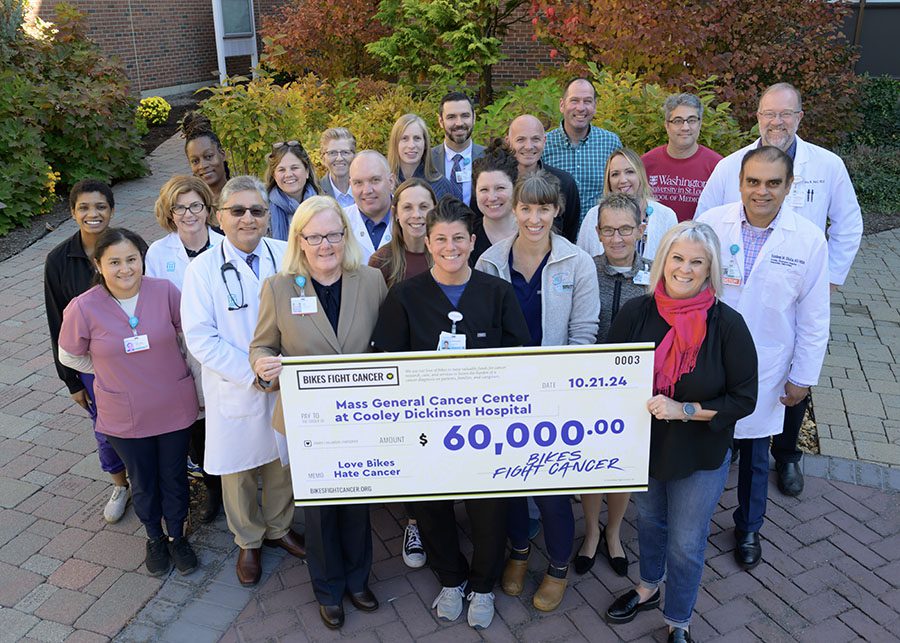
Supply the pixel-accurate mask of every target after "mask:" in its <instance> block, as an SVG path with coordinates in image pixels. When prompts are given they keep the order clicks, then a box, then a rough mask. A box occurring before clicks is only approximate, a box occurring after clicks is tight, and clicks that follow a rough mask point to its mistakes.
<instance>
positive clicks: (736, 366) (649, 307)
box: [607, 295, 758, 481]
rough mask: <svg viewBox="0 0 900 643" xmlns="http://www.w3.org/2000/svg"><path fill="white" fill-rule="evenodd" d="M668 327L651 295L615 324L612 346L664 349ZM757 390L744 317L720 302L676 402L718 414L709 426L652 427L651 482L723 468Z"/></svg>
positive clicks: (675, 423)
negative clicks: (696, 404) (623, 344)
mask: <svg viewBox="0 0 900 643" xmlns="http://www.w3.org/2000/svg"><path fill="white" fill-rule="evenodd" d="M669 328H670V326H669V324H668V323H666V321H665V320H664V319H663V318H662V317H660V315H659V311H658V310H657V308H656V302H655V300H654V299H653V298H652V297H650V296H649V295H644V296H642V297H637V298H635V299H631V300H629V301H627V302H625V304H623V305H622V308H621V310H619V314H618V315H616V318H615V319H614V320H613V322H612V327H611V328H610V329H609V336H608V337H607V341H608V342H609V343H611V344H612V343H619V342H654V343H655V344H657V345H658V344H659V342H660V341H662V338H663V337H665V335H666V333H667V332H669ZM757 384H758V375H757V362H756V347H755V346H754V344H753V338H752V337H751V336H750V331H749V330H748V329H747V324H745V323H744V318H743V317H741V315H740V313H738V312H737V311H736V310H734V309H733V308H730V307H728V306H727V305H726V304H723V303H722V302H720V301H717V302H715V303H714V304H713V305H712V307H710V309H709V312H708V313H707V318H706V337H705V338H704V340H703V344H702V345H701V346H700V353H699V354H698V355H697V365H696V367H695V368H694V370H693V371H692V372H690V373H687V374H685V375H683V376H682V377H681V379H679V380H678V382H676V383H675V393H674V395H673V399H675V400H677V401H678V402H699V403H700V404H701V405H702V406H703V408H704V409H711V410H714V411H718V413H717V414H716V416H715V417H714V418H713V419H712V420H710V421H709V422H701V421H699V420H698V421H690V422H682V421H680V420H672V421H667V420H657V419H655V418H653V419H652V421H651V423H650V476H651V477H653V478H655V479H657V480H663V481H665V480H678V479H681V478H686V477H687V476H689V475H691V474H692V473H694V472H695V471H701V470H706V471H709V470H714V469H718V468H719V467H720V466H722V462H723V461H724V460H725V453H726V452H727V451H728V449H729V448H730V447H731V440H732V437H733V436H734V424H735V422H737V421H738V420H740V419H741V418H742V417H746V416H748V415H750V414H751V413H753V409H755V408H756V392H757Z"/></svg>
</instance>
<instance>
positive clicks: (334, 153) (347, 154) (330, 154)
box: [325, 150, 356, 159]
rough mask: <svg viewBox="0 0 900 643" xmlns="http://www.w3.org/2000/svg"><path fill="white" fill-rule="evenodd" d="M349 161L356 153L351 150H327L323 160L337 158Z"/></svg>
mask: <svg viewBox="0 0 900 643" xmlns="http://www.w3.org/2000/svg"><path fill="white" fill-rule="evenodd" d="M339 156H340V157H341V158H345V159H350V158H353V157H354V156H356V152H354V151H352V150H328V151H327V152H325V158H329V159H336V158H337V157H339Z"/></svg>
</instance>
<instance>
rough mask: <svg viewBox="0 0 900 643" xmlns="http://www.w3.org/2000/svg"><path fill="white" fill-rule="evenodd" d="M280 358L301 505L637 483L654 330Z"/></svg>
mask: <svg viewBox="0 0 900 643" xmlns="http://www.w3.org/2000/svg"><path fill="white" fill-rule="evenodd" d="M283 362H284V370H283V371H282V374H281V379H280V384H281V396H282V398H281V399H282V405H283V408H284V424H285V427H286V433H287V442H288V451H289V455H290V460H291V473H292V478H293V481H294V499H295V501H296V504H297V505H327V504H342V503H354V502H360V501H362V502H392V501H399V500H438V499H447V498H450V499H453V498H476V497H487V496H521V495H550V494H567V493H588V492H599V491H642V490H646V487H647V475H648V473H647V472H648V458H649V451H650V414H649V412H648V411H647V408H646V402H647V400H648V399H649V398H650V396H651V389H652V383H653V344H617V345H592V346H564V347H547V348H530V349H521V348H498V349H490V350H478V351H475V350H469V351H442V352H436V351H427V352H424V351H423V352H413V353H376V354H367V355H329V356H327V357H296V358H295V357H286V358H284V360H283Z"/></svg>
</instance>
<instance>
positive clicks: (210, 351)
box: [181, 238, 287, 475]
mask: <svg viewBox="0 0 900 643" xmlns="http://www.w3.org/2000/svg"><path fill="white" fill-rule="evenodd" d="M266 247H268V250H267V249H266ZM286 249H287V244H286V243H285V242H284V241H277V240H275V239H268V238H266V239H263V240H262V241H261V242H260V245H259V247H258V248H257V254H258V256H259V278H258V279H257V277H256V276H255V275H254V274H253V271H252V270H251V269H250V267H249V266H248V265H247V263H246V262H245V261H244V260H243V259H242V258H241V257H240V255H238V254H237V253H236V251H235V249H234V246H232V245H231V242H230V241H228V239H225V241H223V242H222V243H221V244H220V245H219V246H217V247H216V248H212V249H210V250H207V251H206V252H204V253H203V254H202V255H200V256H199V257H197V258H196V259H195V260H194V261H192V262H191V264H190V265H189V266H188V269H187V272H186V273H185V276H184V288H183V289H182V296H181V326H182V329H183V330H184V337H185V340H186V342H187V346H188V350H190V352H191V353H192V354H193V355H194V357H196V358H197V360H198V361H199V362H200V363H201V364H202V365H203V393H204V396H205V398H206V452H205V455H204V461H203V468H204V469H205V470H206V471H207V472H208V473H212V474H215V475H224V474H228V473H237V472H240V471H247V470H248V469H253V468H255V467H258V466H260V465H263V464H266V463H268V462H271V461H272V460H275V459H276V458H278V457H279V445H278V443H277V442H276V435H275V431H274V430H273V429H272V411H273V410H274V408H275V395H274V394H272V393H263V392H261V391H259V390H257V389H256V388H254V386H253V382H254V381H255V380H256V375H255V374H254V373H253V370H252V369H251V368H250V361H249V348H250V340H251V339H253V333H254V331H255V330H256V318H257V316H258V313H259V289H260V284H261V282H262V281H264V280H265V279H266V278H267V277H270V276H272V275H274V274H275V273H276V272H277V271H278V269H279V268H280V267H281V260H282V258H283V257H284V253H285V250H286ZM270 250H271V254H270V252H269V251H270ZM223 254H224V257H225V262H229V261H230V262H231V263H232V265H234V266H235V267H236V268H237V269H238V272H239V273H240V285H238V281H237V279H235V274H234V272H231V271H229V273H228V288H226V284H225V282H224V281H223V279H222V275H223V273H222V266H223V264H224V262H223V260H222V257H223ZM273 259H274V261H273ZM229 289H230V290H231V293H230V294H231V295H232V296H233V297H234V298H235V300H236V301H237V303H238V304H240V303H241V289H243V300H244V303H246V304H247V307H246V308H242V309H240V310H228V299H229ZM282 446H283V445H282Z"/></svg>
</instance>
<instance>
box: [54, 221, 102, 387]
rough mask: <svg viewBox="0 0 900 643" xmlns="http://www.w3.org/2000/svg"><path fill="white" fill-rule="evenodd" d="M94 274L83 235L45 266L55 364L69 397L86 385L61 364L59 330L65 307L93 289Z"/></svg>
mask: <svg viewBox="0 0 900 643" xmlns="http://www.w3.org/2000/svg"><path fill="white" fill-rule="evenodd" d="M95 274H96V271H95V270H94V265H93V264H92V263H91V260H90V259H88V256H87V254H86V253H85V252H84V247H83V246H82V245H81V232H76V233H75V234H74V235H73V236H72V237H70V238H69V239H68V240H67V241H63V242H62V243H61V244H59V245H58V246H56V247H55V248H54V249H53V250H51V251H50V254H48V255H47V262H46V263H45V264H44V304H45V306H46V307H47V325H48V326H49V327H50V345H51V346H52V347H53V361H54V362H55V363H56V372H57V373H58V374H59V379H61V380H62V381H63V382H65V383H66V386H67V387H68V388H69V393H75V392H77V391H80V390H81V389H83V388H84V385H83V384H82V383H81V380H80V379H79V378H78V372H77V371H74V370H72V369H71V368H69V367H67V366H63V365H62V364H60V363H59V329H60V327H61V326H62V318H63V311H64V310H65V309H66V306H67V305H68V304H69V302H70V301H72V300H73V299H75V297H77V296H78V295H80V294H81V293H83V292H84V291H86V290H87V289H88V288H90V287H91V282H92V280H93V278H94V275H95Z"/></svg>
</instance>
